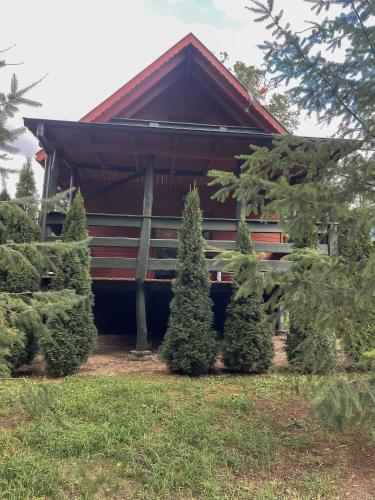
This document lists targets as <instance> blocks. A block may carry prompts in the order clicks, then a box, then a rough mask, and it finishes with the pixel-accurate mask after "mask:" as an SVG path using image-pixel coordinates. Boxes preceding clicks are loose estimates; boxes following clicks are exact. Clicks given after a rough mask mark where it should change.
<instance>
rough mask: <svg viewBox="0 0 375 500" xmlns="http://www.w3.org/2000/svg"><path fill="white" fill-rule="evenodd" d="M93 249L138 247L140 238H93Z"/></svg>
mask: <svg viewBox="0 0 375 500" xmlns="http://www.w3.org/2000/svg"><path fill="white" fill-rule="evenodd" d="M90 246H93V247H138V246H139V238H126V237H122V236H93V237H92V238H91V241H90Z"/></svg>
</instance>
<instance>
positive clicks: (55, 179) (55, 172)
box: [47, 149, 62, 198]
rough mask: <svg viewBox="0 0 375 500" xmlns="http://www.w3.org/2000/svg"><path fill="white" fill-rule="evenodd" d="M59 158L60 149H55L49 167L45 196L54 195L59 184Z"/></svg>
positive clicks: (60, 155)
mask: <svg viewBox="0 0 375 500" xmlns="http://www.w3.org/2000/svg"><path fill="white" fill-rule="evenodd" d="M61 158H62V154H61V151H60V150H58V149H55V150H54V152H53V158H52V164H51V168H50V176H49V183H48V192H47V198H50V197H52V196H55V194H56V193H57V187H58V185H59V173H60V166H61Z"/></svg>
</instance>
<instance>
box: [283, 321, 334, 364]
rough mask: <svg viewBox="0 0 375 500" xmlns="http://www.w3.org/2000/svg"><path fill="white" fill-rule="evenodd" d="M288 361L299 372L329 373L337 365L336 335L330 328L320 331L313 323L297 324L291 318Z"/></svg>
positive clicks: (287, 346)
mask: <svg viewBox="0 0 375 500" xmlns="http://www.w3.org/2000/svg"><path fill="white" fill-rule="evenodd" d="M286 352H287V356H288V361H289V363H290V364H291V365H292V367H293V368H294V369H295V370H296V371H298V372H299V373H328V372H330V371H332V370H333V369H334V368H335V366H336V361H337V347H336V335H335V333H334V332H332V331H330V330H326V331H320V330H317V329H314V328H313V327H312V326H311V325H310V327H306V326H302V325H299V326H296V321H295V320H294V319H292V318H291V322H290V331H289V334H288V336H287V341H286Z"/></svg>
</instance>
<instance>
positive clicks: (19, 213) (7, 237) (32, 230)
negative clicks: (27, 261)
mask: <svg viewBox="0 0 375 500" xmlns="http://www.w3.org/2000/svg"><path fill="white" fill-rule="evenodd" d="M0 221H1V222H2V224H3V229H2V231H1V234H2V236H1V238H2V239H1V241H0V243H5V242H7V241H12V242H14V243H30V242H32V241H37V240H38V239H39V236H40V232H39V228H38V225H37V224H36V222H35V221H34V220H32V219H31V218H30V217H29V216H28V215H27V214H26V213H25V212H24V211H23V210H22V209H21V208H20V207H18V206H17V205H14V204H12V205H10V204H8V203H0Z"/></svg>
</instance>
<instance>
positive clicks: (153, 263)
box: [91, 257, 290, 271]
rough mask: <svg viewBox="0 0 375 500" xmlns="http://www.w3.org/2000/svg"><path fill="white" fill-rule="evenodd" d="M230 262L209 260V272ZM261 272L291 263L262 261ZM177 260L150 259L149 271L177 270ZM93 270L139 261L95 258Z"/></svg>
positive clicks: (126, 266) (131, 265)
mask: <svg viewBox="0 0 375 500" xmlns="http://www.w3.org/2000/svg"><path fill="white" fill-rule="evenodd" d="M229 262H230V261H228V260H224V259H222V260H219V259H207V267H208V269H209V271H223V270H226V271H227V270H228V269H226V267H227V265H228V264H229ZM259 262H260V263H261V270H262V271H267V270H270V269H288V268H289V267H290V263H289V262H285V261H280V260H261V261H259ZM176 264H177V259H149V260H148V270H149V271H173V270H174V269H176ZM91 267H92V268H102V269H136V267H137V259H132V258H125V257H93V258H92V259H91Z"/></svg>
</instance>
